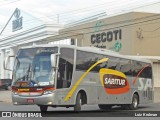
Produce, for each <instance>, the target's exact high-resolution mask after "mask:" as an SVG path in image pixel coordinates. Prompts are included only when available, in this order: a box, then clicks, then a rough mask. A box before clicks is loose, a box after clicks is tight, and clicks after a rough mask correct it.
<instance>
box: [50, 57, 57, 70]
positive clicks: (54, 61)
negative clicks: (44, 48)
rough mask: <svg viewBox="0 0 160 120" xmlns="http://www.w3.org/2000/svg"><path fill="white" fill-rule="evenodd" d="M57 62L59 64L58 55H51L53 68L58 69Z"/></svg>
mask: <svg viewBox="0 0 160 120" xmlns="http://www.w3.org/2000/svg"><path fill="white" fill-rule="evenodd" d="M56 62H57V55H56V54H51V65H52V67H56Z"/></svg>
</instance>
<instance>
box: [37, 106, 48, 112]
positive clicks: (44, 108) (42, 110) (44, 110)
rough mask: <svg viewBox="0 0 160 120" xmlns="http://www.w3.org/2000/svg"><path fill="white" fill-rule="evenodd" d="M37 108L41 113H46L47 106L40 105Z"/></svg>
mask: <svg viewBox="0 0 160 120" xmlns="http://www.w3.org/2000/svg"><path fill="white" fill-rule="evenodd" d="M39 107H40V110H41V112H46V111H47V109H48V106H47V105H40V106H39Z"/></svg>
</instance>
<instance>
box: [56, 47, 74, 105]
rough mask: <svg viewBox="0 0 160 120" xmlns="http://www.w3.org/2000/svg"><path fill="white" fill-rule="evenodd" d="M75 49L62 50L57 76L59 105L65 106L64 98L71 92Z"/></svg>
mask: <svg viewBox="0 0 160 120" xmlns="http://www.w3.org/2000/svg"><path fill="white" fill-rule="evenodd" d="M73 62H74V49H70V48H61V50H60V56H59V65H58V73H57V74H58V75H57V85H56V89H57V98H58V102H59V104H64V98H65V96H66V95H67V93H68V92H69V90H70V89H69V88H70V85H71V81H72V73H73Z"/></svg>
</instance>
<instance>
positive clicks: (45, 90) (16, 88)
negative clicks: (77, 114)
mask: <svg viewBox="0 0 160 120" xmlns="http://www.w3.org/2000/svg"><path fill="white" fill-rule="evenodd" d="M8 59H9V58H8ZM7 61H8V60H7ZM152 75H153V74H152V63H151V62H150V61H149V60H147V59H138V58H135V57H132V56H125V55H121V54H119V53H116V52H113V51H109V50H103V49H99V48H92V47H78V46H73V45H36V46H30V47H23V48H21V49H19V51H18V52H17V54H16V56H15V62H14V67H13V78H12V79H13V81H12V102H13V104H14V105H38V106H39V107H40V110H41V111H47V109H48V107H66V108H69V107H74V111H81V108H82V106H83V105H84V104H87V105H94V104H95V105H98V106H99V108H100V109H101V110H110V109H111V108H112V106H115V105H117V106H122V107H123V108H125V109H130V110H135V109H137V108H138V105H139V104H141V103H143V104H144V103H146V104H148V103H152V102H153V78H152Z"/></svg>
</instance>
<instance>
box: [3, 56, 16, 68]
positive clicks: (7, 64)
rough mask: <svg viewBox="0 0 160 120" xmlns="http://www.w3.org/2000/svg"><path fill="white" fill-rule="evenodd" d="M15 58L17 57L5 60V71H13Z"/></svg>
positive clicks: (9, 57)
mask: <svg viewBox="0 0 160 120" xmlns="http://www.w3.org/2000/svg"><path fill="white" fill-rule="evenodd" d="M14 58H15V56H8V57H7V58H6V59H5V61H4V64H3V67H4V70H9V71H12V70H13V63H14Z"/></svg>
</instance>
